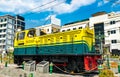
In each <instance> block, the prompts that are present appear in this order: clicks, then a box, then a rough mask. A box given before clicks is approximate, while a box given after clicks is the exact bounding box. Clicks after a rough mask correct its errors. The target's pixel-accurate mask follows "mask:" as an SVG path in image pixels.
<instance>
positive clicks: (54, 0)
mask: <svg viewBox="0 0 120 77" xmlns="http://www.w3.org/2000/svg"><path fill="white" fill-rule="evenodd" d="M56 1H57V0H53V1H51V2H48V3H45V4H44V5H41V6H38V7H35V8H33V9H32V10H35V9H38V8H41V7H43V6H46V5H48V4H51V3H53V2H56ZM63 2H65V0H63V1H61V2H59V3H56V4H54V5H51V6H49V7H46V8H44V9H41V10H39V11H37V13H39V12H41V11H43V10H46V9H49V8H51V7H54V6H56V5H60V4H62V3H63ZM32 14H36V13H35V12H31V13H29V14H25V15H24V16H29V15H32Z"/></svg>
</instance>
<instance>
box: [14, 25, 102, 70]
mask: <svg viewBox="0 0 120 77" xmlns="http://www.w3.org/2000/svg"><path fill="white" fill-rule="evenodd" d="M38 34H39V35H38ZM94 42H95V41H94V31H93V30H91V29H89V28H88V27H87V28H83V29H78V30H72V31H66V32H58V33H52V34H45V33H44V32H43V31H40V30H38V29H28V30H24V31H20V32H17V33H16V37H15V41H14V48H15V50H14V62H15V63H17V64H21V63H22V62H23V61H25V60H26V61H27V60H35V61H36V62H37V63H38V62H40V61H43V60H46V61H49V62H53V63H54V64H55V65H56V66H59V67H62V68H64V69H65V70H67V71H74V72H81V71H90V70H96V67H97V65H98V64H97V60H98V59H99V58H100V57H101V54H99V53H97V52H96V51H95V47H94Z"/></svg>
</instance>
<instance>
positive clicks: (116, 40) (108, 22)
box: [89, 12, 120, 53]
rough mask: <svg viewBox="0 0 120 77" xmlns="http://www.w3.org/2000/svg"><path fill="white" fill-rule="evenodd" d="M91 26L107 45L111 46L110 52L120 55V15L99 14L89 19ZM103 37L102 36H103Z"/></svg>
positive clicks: (112, 13)
mask: <svg viewBox="0 0 120 77" xmlns="http://www.w3.org/2000/svg"><path fill="white" fill-rule="evenodd" d="M89 25H90V27H91V28H94V30H95V36H99V37H100V38H101V37H103V36H104V38H102V40H103V41H104V42H103V43H104V44H105V45H108V46H110V52H112V51H113V52H115V53H120V37H119V36H120V14H118V13H114V12H111V13H108V14H107V13H105V12H99V13H96V14H93V16H92V17H90V19H89ZM101 35H102V36H101Z"/></svg>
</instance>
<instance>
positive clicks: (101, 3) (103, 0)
mask: <svg viewBox="0 0 120 77" xmlns="http://www.w3.org/2000/svg"><path fill="white" fill-rule="evenodd" d="M109 1H110V0H102V1H99V2H98V7H99V6H102V5H103V4H106V3H108V2H109Z"/></svg>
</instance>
